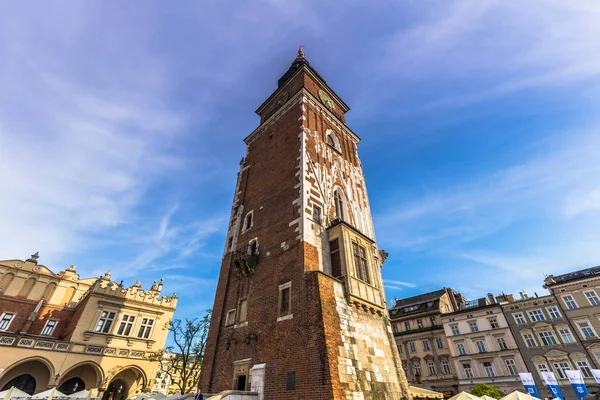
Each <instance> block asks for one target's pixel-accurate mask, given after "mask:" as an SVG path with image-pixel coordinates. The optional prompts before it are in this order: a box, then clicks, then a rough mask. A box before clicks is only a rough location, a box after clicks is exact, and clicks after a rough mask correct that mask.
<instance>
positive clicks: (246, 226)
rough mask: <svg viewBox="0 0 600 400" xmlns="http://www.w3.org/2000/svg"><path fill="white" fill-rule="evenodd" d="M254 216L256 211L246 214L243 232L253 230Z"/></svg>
mask: <svg viewBox="0 0 600 400" xmlns="http://www.w3.org/2000/svg"><path fill="white" fill-rule="evenodd" d="M253 215H254V211H250V212H249V213H248V214H246V218H244V229H242V232H245V231H247V230H248V229H250V228H252V222H253V221H252V218H253Z"/></svg>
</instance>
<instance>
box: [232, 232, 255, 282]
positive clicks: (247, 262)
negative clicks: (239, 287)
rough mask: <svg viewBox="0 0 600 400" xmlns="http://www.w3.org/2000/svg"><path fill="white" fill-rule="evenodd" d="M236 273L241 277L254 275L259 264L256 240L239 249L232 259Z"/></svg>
mask: <svg viewBox="0 0 600 400" xmlns="http://www.w3.org/2000/svg"><path fill="white" fill-rule="evenodd" d="M232 261H233V265H234V267H235V272H236V273H237V275H238V276H239V277H242V276H248V275H252V274H253V273H254V269H255V268H256V264H258V243H257V241H256V240H253V241H252V242H250V244H247V245H246V246H242V247H239V248H238V249H237V250H236V251H234V252H233V257H232Z"/></svg>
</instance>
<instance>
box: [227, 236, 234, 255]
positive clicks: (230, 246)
mask: <svg viewBox="0 0 600 400" xmlns="http://www.w3.org/2000/svg"><path fill="white" fill-rule="evenodd" d="M227 248H228V249H229V251H231V250H233V236H231V237H230V238H229V244H228V245H227Z"/></svg>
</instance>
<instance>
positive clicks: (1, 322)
mask: <svg viewBox="0 0 600 400" xmlns="http://www.w3.org/2000/svg"><path fill="white" fill-rule="evenodd" d="M14 317H15V314H13V313H4V314H2V318H0V331H5V330H7V329H8V327H9V326H10V323H11V322H12V320H13V318H14Z"/></svg>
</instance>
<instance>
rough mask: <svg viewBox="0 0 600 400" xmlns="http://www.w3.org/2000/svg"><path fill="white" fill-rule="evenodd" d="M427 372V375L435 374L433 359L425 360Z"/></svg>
mask: <svg viewBox="0 0 600 400" xmlns="http://www.w3.org/2000/svg"><path fill="white" fill-rule="evenodd" d="M427 372H429V376H433V375H435V364H434V362H433V360H428V361H427Z"/></svg>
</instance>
